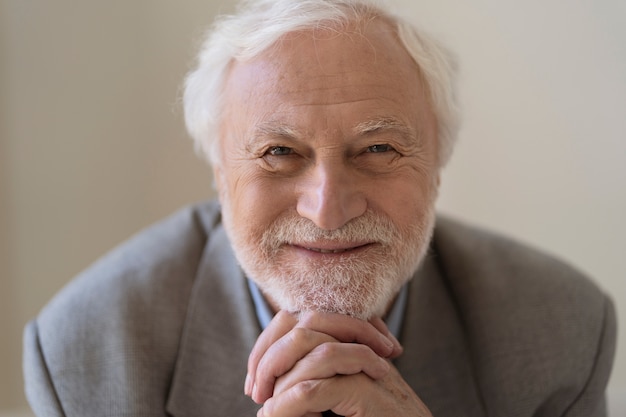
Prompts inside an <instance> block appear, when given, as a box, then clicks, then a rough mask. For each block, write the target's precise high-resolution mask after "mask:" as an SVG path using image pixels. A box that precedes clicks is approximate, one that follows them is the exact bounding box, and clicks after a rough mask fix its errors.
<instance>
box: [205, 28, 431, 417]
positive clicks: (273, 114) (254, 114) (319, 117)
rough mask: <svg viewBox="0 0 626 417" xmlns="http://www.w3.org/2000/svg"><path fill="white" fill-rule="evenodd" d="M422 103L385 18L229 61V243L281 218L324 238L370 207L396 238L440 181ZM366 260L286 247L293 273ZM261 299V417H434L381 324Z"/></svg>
mask: <svg viewBox="0 0 626 417" xmlns="http://www.w3.org/2000/svg"><path fill="white" fill-rule="evenodd" d="M355 29H357V30H355ZM357 31H358V33H357ZM426 96H427V94H426V92H425V88H424V86H423V84H422V81H421V78H420V75H419V71H418V69H417V67H416V65H415V63H414V62H413V61H412V59H411V58H410V56H409V55H408V54H407V52H406V51H405V50H404V49H403V47H402V46H401V45H400V43H399V41H398V39H397V36H396V34H395V33H394V31H393V30H392V29H391V28H390V27H389V25H388V24H387V23H386V22H384V21H381V20H380V19H377V20H373V21H370V22H369V23H368V24H367V25H366V26H360V27H358V28H355V27H348V28H347V29H344V30H343V31H342V32H337V31H316V32H310V31H308V32H306V31H305V32H301V33H297V34H291V35H288V36H287V37H284V38H283V39H281V41H280V42H279V43H277V44H276V45H275V46H273V47H271V48H270V49H269V50H268V51H265V52H263V53H262V54H261V55H260V56H259V57H257V58H255V59H253V60H250V61H247V62H238V63H234V64H233V66H232V68H231V71H230V74H229V77H228V80H227V84H226V88H225V93H224V103H225V113H224V117H223V122H222V125H221V138H222V141H221V143H220V145H221V150H222V155H221V158H220V159H221V161H222V162H221V163H220V164H218V165H216V166H215V167H214V174H215V178H216V182H217V185H218V191H219V195H220V199H221V201H222V204H223V206H224V212H225V216H224V217H225V224H226V226H227V230H228V232H229V235H230V236H231V238H233V236H235V238H234V239H233V241H234V242H235V246H236V243H237V236H239V238H241V239H247V240H248V241H251V242H254V239H258V238H259V236H261V234H262V232H263V230H265V229H267V227H268V225H270V224H272V223H274V222H276V221H280V219H281V217H282V216H285V214H290V215H293V214H294V213H296V214H297V216H300V217H303V218H306V219H308V220H310V221H311V222H313V223H314V224H315V225H316V226H317V227H319V228H321V229H324V230H335V229H339V228H341V227H342V226H344V225H345V224H347V223H348V222H350V221H351V220H353V219H355V218H358V217H359V216H362V215H363V214H364V213H365V211H366V210H373V211H375V212H377V213H381V214H383V215H384V216H387V217H388V218H390V219H391V220H392V221H393V223H394V224H395V225H396V226H397V227H398V228H400V229H402V230H404V229H407V228H410V226H412V225H413V224H414V223H415V222H416V219H423V218H425V217H426V216H427V215H428V213H431V212H432V209H433V206H434V202H435V199H436V195H437V188H438V184H439V165H438V161H437V140H436V138H437V132H436V122H435V117H434V115H433V112H432V110H431V108H430V105H429V103H428V100H427V99H426ZM381 126H382V127H381ZM242 236H243V238H242ZM398 244H399V245H401V244H402V242H399V243H398ZM310 246H314V245H310ZM320 249H323V250H325V251H328V250H338V249H340V250H342V251H343V253H342V254H339V253H321V252H320ZM362 252H363V248H357V247H355V245H354V243H353V242H345V243H341V242H339V243H337V242H333V243H332V244H329V243H328V242H321V241H320V242H318V244H317V246H316V247H310V248H303V247H294V246H289V245H287V247H285V248H284V250H283V251H282V252H281V257H282V258H283V259H281V261H283V262H288V263H290V264H293V265H296V267H297V265H299V264H300V263H304V262H306V263H308V264H313V265H314V264H315V262H319V263H326V262H333V261H335V260H336V259H337V257H339V256H362V255H360V254H361V253H362ZM252 276H253V277H254V275H252ZM255 278H257V277H255ZM403 279H404V278H403ZM259 284H260V286H261V288H262V282H259ZM268 298H269V302H270V304H271V305H272V307H273V308H274V310H275V311H278V314H277V315H276V316H275V318H274V320H273V321H272V323H271V324H270V326H269V327H268V328H267V329H266V330H265V331H264V332H263V333H262V334H261V336H260V337H259V339H258V340H257V343H256V345H255V347H254V349H253V351H252V353H251V355H250V360H249V363H248V377H247V378H246V386H245V392H246V394H247V395H250V396H251V397H252V398H253V399H254V400H255V401H256V402H258V403H261V404H263V407H262V409H261V410H260V411H259V416H273V417H274V416H292V417H301V416H319V415H320V413H321V412H322V411H326V410H332V411H333V412H335V413H336V414H338V415H342V416H381V415H403V416H428V415H430V413H429V412H428V409H427V408H426V407H425V406H424V404H423V403H422V402H421V401H420V399H419V397H418V396H417V395H416V394H415V393H414V392H413V391H412V390H411V388H410V387H409V386H408V385H407V384H406V382H405V381H404V380H403V379H402V377H401V376H400V374H399V373H398V371H397V370H396V369H395V368H394V366H393V365H392V364H391V362H390V361H389V359H392V358H394V357H396V356H398V355H399V354H400V353H401V346H400V345H399V343H398V342H397V340H395V338H393V336H391V335H390V334H389V331H388V330H387V328H386V327H385V325H384V323H383V321H382V320H381V319H380V318H378V317H373V318H371V319H370V320H369V321H364V320H360V319H356V318H353V317H349V316H347V315H341V314H332V313H324V312H319V311H302V312H299V313H288V312H284V311H279V310H280V308H279V305H278V303H276V301H275V300H273V299H272V298H271V297H268ZM390 301H391V300H390Z"/></svg>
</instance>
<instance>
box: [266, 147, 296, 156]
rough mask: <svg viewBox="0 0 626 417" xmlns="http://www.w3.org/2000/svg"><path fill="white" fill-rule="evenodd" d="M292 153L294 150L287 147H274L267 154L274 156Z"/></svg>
mask: <svg viewBox="0 0 626 417" xmlns="http://www.w3.org/2000/svg"><path fill="white" fill-rule="evenodd" d="M292 153H293V149H292V148H289V147H287V146H272V147H271V148H269V149H268V150H267V154H268V155H272V156H284V155H291V154H292Z"/></svg>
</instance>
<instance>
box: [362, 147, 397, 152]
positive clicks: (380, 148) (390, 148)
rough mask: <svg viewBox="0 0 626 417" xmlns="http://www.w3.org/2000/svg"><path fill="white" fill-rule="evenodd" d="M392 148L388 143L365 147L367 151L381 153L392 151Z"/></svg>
mask: <svg viewBox="0 0 626 417" xmlns="http://www.w3.org/2000/svg"><path fill="white" fill-rule="evenodd" d="M392 150H393V148H392V147H391V146H390V145H372V146H368V147H367V152H370V153H382V152H389V151H392Z"/></svg>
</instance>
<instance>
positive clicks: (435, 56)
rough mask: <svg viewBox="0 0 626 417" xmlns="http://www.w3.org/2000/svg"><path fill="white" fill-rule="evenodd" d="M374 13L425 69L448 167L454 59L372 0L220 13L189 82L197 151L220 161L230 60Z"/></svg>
mask: <svg viewBox="0 0 626 417" xmlns="http://www.w3.org/2000/svg"><path fill="white" fill-rule="evenodd" d="M375 17H381V18H383V19H386V20H388V21H389V22H391V23H392V24H393V25H394V26H395V27H396V30H397V33H398V36H399V38H400V40H401V42H402V44H403V46H404V47H405V48H406V50H407V52H408V53H409V54H410V55H411V57H412V58H413V60H414V61H415V62H416V63H417V66H418V67H419V69H420V71H421V76H422V79H423V80H424V82H425V84H426V88H427V89H428V92H429V95H430V97H429V98H430V100H431V105H432V106H433V111H434V113H435V117H436V119H437V128H438V129H437V131H438V140H439V155H438V159H439V164H440V166H443V165H445V164H446V162H447V161H448V160H449V158H450V156H451V154H452V148H453V146H454V143H455V141H456V137H457V134H458V130H459V125H460V114H459V113H460V112H459V108H458V102H457V97H456V62H455V59H454V57H453V56H452V55H451V53H450V52H449V51H448V50H446V49H445V48H444V47H443V46H442V45H441V44H439V43H438V42H437V41H435V40H434V39H432V38H431V37H430V36H429V35H427V34H425V33H424V32H422V31H420V30H419V29H417V28H416V27H414V26H413V25H411V24H410V23H408V22H407V21H405V20H404V19H402V18H400V17H399V16H395V15H392V14H391V13H389V12H386V11H383V10H382V8H381V6H379V5H376V4H374V2H373V1H370V0H244V1H242V2H241V3H240V4H239V8H238V10H237V13H236V14H234V15H224V16H221V17H219V18H218V19H217V20H216V21H215V23H214V24H213V26H212V28H211V30H210V31H209V32H208V34H207V37H206V40H205V41H204V43H203V45H202V48H201V50H200V52H199V54H198V58H197V65H196V67H195V69H193V70H192V71H191V72H189V74H188V75H187V78H186V80H185V86H184V93H183V105H184V112H185V123H186V125H187V130H188V132H189V134H190V135H191V137H192V138H193V140H194V142H195V146H196V150H197V151H198V152H199V153H200V154H202V155H203V156H204V157H205V158H206V159H207V160H208V161H209V162H210V163H211V164H213V165H216V164H219V159H218V158H219V140H218V136H219V123H220V119H221V113H222V93H223V90H224V85H225V82H226V78H227V75H228V71H229V68H230V65H231V63H232V62H234V61H239V62H241V61H246V60H250V59H253V58H255V57H257V56H258V55H260V54H261V53H262V52H263V51H265V50H266V49H268V48H269V47H270V46H272V45H273V44H274V43H275V42H276V41H278V40H279V39H280V38H281V37H283V36H284V35H286V34H288V33H291V32H296V31H301V30H310V29H325V28H329V29H337V27H341V26H342V25H346V24H349V23H352V22H360V21H368V20H371V19H372V18H375Z"/></svg>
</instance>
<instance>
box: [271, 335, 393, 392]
mask: <svg viewBox="0 0 626 417" xmlns="http://www.w3.org/2000/svg"><path fill="white" fill-rule="evenodd" d="M389 370H390V365H389V363H388V362H387V360H386V359H383V358H381V357H380V356H378V355H377V354H376V353H374V351H372V350H371V349H370V348H369V347H367V346H365V345H359V344H354V343H325V344H323V345H320V346H318V347H316V348H315V349H313V350H312V351H311V353H309V354H308V355H307V356H305V357H304V358H303V359H302V360H300V361H299V362H298V363H296V364H295V366H294V367H293V368H292V369H291V370H290V371H289V372H288V373H286V374H285V375H283V376H282V377H281V378H279V379H278V380H277V381H276V384H275V387H274V393H273V395H279V394H281V393H282V392H284V391H286V390H288V389H289V388H291V387H293V386H294V385H296V384H297V383H299V382H301V381H306V380H314V379H324V378H331V377H334V376H336V375H355V374H358V373H364V374H366V375H367V376H369V377H370V378H372V379H374V380H376V379H380V378H383V377H385V376H386V375H387V374H388V373H389Z"/></svg>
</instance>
